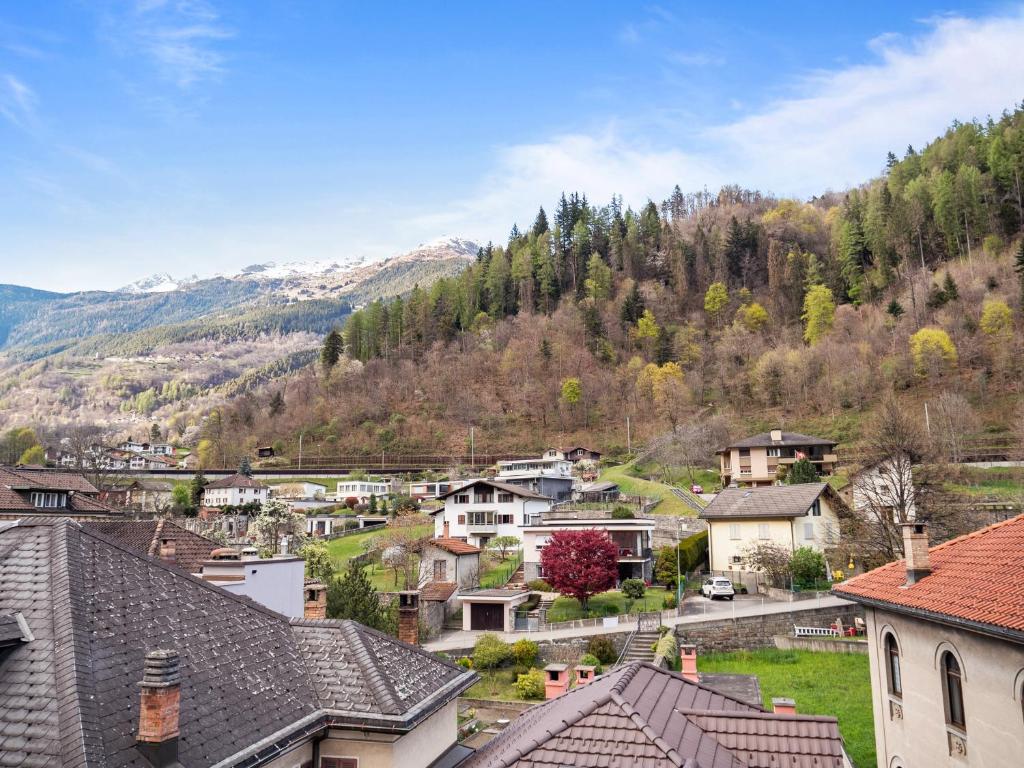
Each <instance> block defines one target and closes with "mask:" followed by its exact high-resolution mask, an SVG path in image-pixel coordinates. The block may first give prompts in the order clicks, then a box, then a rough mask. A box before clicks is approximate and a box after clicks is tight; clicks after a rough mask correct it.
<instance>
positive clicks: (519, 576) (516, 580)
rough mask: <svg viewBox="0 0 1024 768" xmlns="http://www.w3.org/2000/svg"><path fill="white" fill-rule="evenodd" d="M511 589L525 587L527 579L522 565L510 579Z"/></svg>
mask: <svg viewBox="0 0 1024 768" xmlns="http://www.w3.org/2000/svg"><path fill="white" fill-rule="evenodd" d="M507 586H509V587H525V586H526V579H525V577H524V576H523V564H522V563H520V564H519V567H518V568H516V569H515V571H514V572H513V573H512V575H511V576H509V578H508V585H507Z"/></svg>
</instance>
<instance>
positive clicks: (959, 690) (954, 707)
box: [942, 651, 967, 730]
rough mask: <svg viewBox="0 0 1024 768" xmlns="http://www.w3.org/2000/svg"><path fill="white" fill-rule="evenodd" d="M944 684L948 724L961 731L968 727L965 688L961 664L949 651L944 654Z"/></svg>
mask: <svg viewBox="0 0 1024 768" xmlns="http://www.w3.org/2000/svg"><path fill="white" fill-rule="evenodd" d="M942 682H943V688H944V693H945V695H946V722H947V723H948V724H949V725H954V726H956V727H957V728H960V729H961V730H963V729H965V728H966V727H967V723H966V720H965V719H964V687H963V676H962V675H961V673H960V662H958V661H957V660H956V656H954V655H953V654H952V653H950V652H949V651H946V652H945V653H944V654H942Z"/></svg>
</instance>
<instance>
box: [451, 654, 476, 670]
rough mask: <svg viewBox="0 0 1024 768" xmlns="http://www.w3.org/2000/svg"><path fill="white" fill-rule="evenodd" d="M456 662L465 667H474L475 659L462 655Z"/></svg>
mask: <svg viewBox="0 0 1024 768" xmlns="http://www.w3.org/2000/svg"><path fill="white" fill-rule="evenodd" d="M455 663H456V664H458V665H459V666H460V667H462V668H463V669H472V668H473V660H472V659H471V658H469V656H460V657H459V658H458V660H457V661H456V662H455Z"/></svg>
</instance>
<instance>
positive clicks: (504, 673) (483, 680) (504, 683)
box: [462, 667, 523, 701]
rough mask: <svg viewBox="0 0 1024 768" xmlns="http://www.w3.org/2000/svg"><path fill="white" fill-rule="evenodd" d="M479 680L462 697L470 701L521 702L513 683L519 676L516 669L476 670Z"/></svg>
mask: <svg viewBox="0 0 1024 768" xmlns="http://www.w3.org/2000/svg"><path fill="white" fill-rule="evenodd" d="M477 674H479V675H480V679H479V680H478V681H477V682H476V683H475V684H474V685H473V687H472V688H470V689H469V690H468V691H466V692H465V693H464V694H462V695H463V696H465V697H466V698H470V699H490V700H492V701H523V699H521V698H519V694H518V693H516V688H515V682H516V677H517V676H518V674H519V670H518V669H516V668H514V667H513V668H509V667H506V668H503V669H486V670H477Z"/></svg>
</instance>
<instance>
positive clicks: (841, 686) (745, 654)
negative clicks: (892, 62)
mask: <svg viewBox="0 0 1024 768" xmlns="http://www.w3.org/2000/svg"><path fill="white" fill-rule="evenodd" d="M697 666H698V668H699V669H700V671H701V672H717V673H727V674H728V673H733V674H745V675H757V676H758V678H759V679H760V681H761V693H762V695H763V697H764V704H765V706H766V707H768V708H771V703H772V697H775V696H787V697H789V698H791V699H793V700H794V701H795V702H796V708H797V712H800V713H802V714H807V715H832V716H835V717H837V718H839V730H840V732H841V733H842V734H843V739H844V740H845V741H846V750H847V752H849V754H850V758H851V759H852V760H853V762H854V764H855V765H857V766H858V768H870V766H873V765H875V728H874V721H873V720H872V715H871V677H870V673H869V671H868V657H867V656H862V655H861V654H857V653H814V652H811V651H779V650H774V649H772V650H762V651H741V652H738V653H723V654H709V655H707V656H702V657H700V659H699V660H698V662H697Z"/></svg>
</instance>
